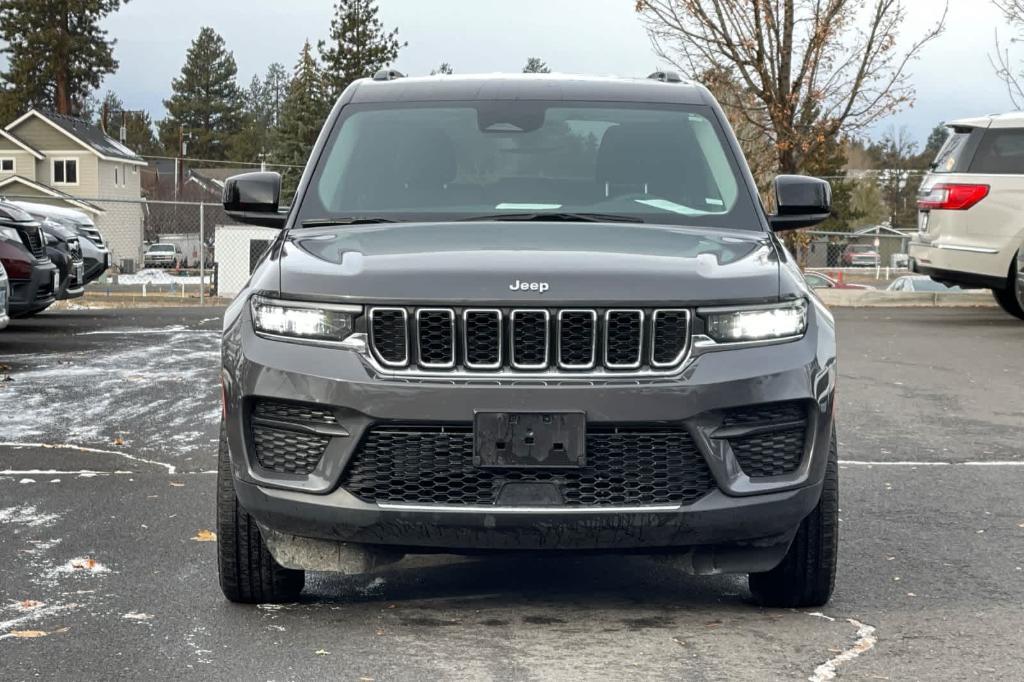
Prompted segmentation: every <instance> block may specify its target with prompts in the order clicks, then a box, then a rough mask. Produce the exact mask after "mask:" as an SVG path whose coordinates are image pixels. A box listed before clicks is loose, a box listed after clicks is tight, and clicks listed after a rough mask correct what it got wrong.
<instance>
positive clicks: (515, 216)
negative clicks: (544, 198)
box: [459, 211, 644, 223]
mask: <svg viewBox="0 0 1024 682" xmlns="http://www.w3.org/2000/svg"><path fill="white" fill-rule="evenodd" d="M459 220H461V221H464V222H466V221H474V220H513V221H515V220H519V221H524V222H529V221H536V222H553V223H642V222H644V221H643V219H642V218H637V217H635V216H629V215H620V214H618V213H564V212H558V211H551V212H538V213H495V214H494V215H478V216H473V217H471V218H460V219H459Z"/></svg>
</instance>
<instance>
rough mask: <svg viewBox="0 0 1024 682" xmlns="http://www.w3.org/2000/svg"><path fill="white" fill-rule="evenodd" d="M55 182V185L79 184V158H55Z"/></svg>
mask: <svg viewBox="0 0 1024 682" xmlns="http://www.w3.org/2000/svg"><path fill="white" fill-rule="evenodd" d="M53 184H55V185H77V184H78V159H54V160H53Z"/></svg>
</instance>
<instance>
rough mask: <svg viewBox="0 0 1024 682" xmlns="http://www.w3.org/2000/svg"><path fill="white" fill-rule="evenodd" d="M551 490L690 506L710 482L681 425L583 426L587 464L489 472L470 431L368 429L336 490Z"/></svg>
mask: <svg viewBox="0 0 1024 682" xmlns="http://www.w3.org/2000/svg"><path fill="white" fill-rule="evenodd" d="M515 483H532V484H550V485H553V486H555V487H556V488H557V491H558V494H559V496H560V497H561V500H562V505H564V506H567V507H586V506H601V505H605V506H615V505H618V506H629V505H659V504H690V503H693V502H695V501H697V500H698V499H700V498H702V497H704V495H706V494H707V493H709V492H710V491H711V490H713V489H714V488H715V480H714V477H713V476H712V474H711V470H710V469H709V468H708V465H707V462H706V461H705V460H704V457H703V456H702V455H701V454H700V452H699V451H698V450H697V447H696V445H695V444H694V442H693V440H692V439H691V438H690V435H689V433H688V432H687V431H686V429H685V428H683V427H681V426H670V425H666V426H652V427H645V426H618V427H615V426H590V427H588V428H587V436H586V463H585V464H584V466H582V467H581V468H578V469H577V468H567V469H507V470H504V469H490V468H481V467H478V466H474V464H473V427H472V426H470V425H451V426H444V425H439V424H415V425H408V426H405V425H399V424H395V425H390V424H389V425H384V424H380V425H377V426H374V427H372V428H371V429H370V430H369V431H367V432H366V434H365V435H364V436H363V438H362V440H361V441H360V443H359V445H358V446H357V448H356V451H355V452H354V453H353V455H352V459H351V460H350V461H349V464H348V466H347V467H346V469H345V472H344V473H343V474H342V478H341V486H342V487H343V488H345V489H346V490H348V491H349V492H350V493H352V494H353V495H356V496H357V497H359V498H361V499H363V500H365V501H367V502H395V503H410V504H442V505H443V504H449V505H499V504H501V500H500V496H501V493H502V489H503V488H504V487H505V486H506V485H507V484H515Z"/></svg>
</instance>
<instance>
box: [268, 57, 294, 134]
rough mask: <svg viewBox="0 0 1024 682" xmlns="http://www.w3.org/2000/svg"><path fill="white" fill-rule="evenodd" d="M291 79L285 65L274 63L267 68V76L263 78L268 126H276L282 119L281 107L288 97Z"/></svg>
mask: <svg viewBox="0 0 1024 682" xmlns="http://www.w3.org/2000/svg"><path fill="white" fill-rule="evenodd" d="M290 83H291V77H290V76H289V75H288V69H286V68H285V66H284V64H281V63H279V62H274V63H273V64H271V65H270V66H268V67H267V75H266V76H264V77H263V98H264V102H265V107H266V109H267V115H268V124H269V125H271V126H276V125H277V123H278V121H279V120H280V118H281V107H282V106H284V99H285V97H287V96H288V86H289V84H290Z"/></svg>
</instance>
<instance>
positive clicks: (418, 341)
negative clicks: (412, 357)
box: [416, 308, 457, 369]
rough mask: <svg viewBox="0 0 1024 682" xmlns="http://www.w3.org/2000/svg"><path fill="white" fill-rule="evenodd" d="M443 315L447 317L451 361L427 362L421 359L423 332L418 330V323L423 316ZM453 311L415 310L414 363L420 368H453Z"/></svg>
mask: <svg viewBox="0 0 1024 682" xmlns="http://www.w3.org/2000/svg"><path fill="white" fill-rule="evenodd" d="M430 313H445V314H446V315H447V316H448V336H449V338H450V339H451V346H452V352H451V359H450V360H448V361H447V362H427V361H426V360H424V359H423V347H422V343H423V332H422V330H421V329H420V322H421V320H422V318H423V315H424V314H430ZM456 355H457V353H456V349H455V311H454V310H452V309H451V308H417V310H416V361H417V363H418V364H419V366H420V367H426V368H428V369H452V368H453V367H455V358H456Z"/></svg>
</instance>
